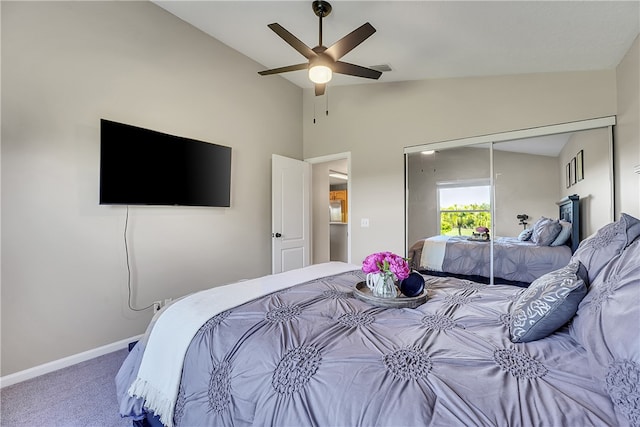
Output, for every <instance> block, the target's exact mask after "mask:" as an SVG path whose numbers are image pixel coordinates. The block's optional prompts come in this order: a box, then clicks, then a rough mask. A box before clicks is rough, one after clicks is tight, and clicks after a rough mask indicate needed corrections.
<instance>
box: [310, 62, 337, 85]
mask: <svg viewBox="0 0 640 427" xmlns="http://www.w3.org/2000/svg"><path fill="white" fill-rule="evenodd" d="M331 77H333V71H332V70H331V68H329V67H327V66H326V65H313V66H311V67H309V80H311V81H312V82H314V83H316V84H323V83H327V82H329V81H330V80H331Z"/></svg>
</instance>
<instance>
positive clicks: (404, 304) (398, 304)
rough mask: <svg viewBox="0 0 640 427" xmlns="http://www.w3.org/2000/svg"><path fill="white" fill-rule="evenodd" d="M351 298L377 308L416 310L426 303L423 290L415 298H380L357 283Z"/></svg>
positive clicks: (401, 296)
mask: <svg viewBox="0 0 640 427" xmlns="http://www.w3.org/2000/svg"><path fill="white" fill-rule="evenodd" d="M353 296H355V297H356V298H358V299H359V300H362V301H364V302H368V303H369V304H373V305H377V306H379V307H387V308H416V307H418V306H420V305H422V304H424V303H425V302H426V301H427V290H426V289H425V290H423V291H422V293H421V294H420V295H418V296H416V297H406V296H404V295H402V294H400V296H399V297H397V298H380V297H377V296H375V295H373V294H372V293H371V289H369V288H368V287H367V284H366V283H365V282H358V283H356V289H355V290H354V291H353Z"/></svg>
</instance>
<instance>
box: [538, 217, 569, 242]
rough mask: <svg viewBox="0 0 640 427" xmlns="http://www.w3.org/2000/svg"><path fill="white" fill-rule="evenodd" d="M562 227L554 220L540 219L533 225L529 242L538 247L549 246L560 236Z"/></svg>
mask: <svg viewBox="0 0 640 427" xmlns="http://www.w3.org/2000/svg"><path fill="white" fill-rule="evenodd" d="M560 230H562V226H561V225H560V222H559V221H558V220H555V219H551V218H545V217H542V218H540V219H539V220H538V221H536V223H535V224H534V225H533V233H531V241H532V242H533V243H535V244H536V245H538V246H549V245H550V244H551V243H553V241H554V240H555V239H556V237H558V234H560Z"/></svg>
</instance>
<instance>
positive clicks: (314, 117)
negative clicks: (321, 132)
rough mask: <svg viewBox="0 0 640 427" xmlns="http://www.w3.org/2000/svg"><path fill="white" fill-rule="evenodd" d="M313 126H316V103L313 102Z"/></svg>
mask: <svg viewBox="0 0 640 427" xmlns="http://www.w3.org/2000/svg"><path fill="white" fill-rule="evenodd" d="M313 124H314V125H315V124H316V101H315V100H314V101H313Z"/></svg>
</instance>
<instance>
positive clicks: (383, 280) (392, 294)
mask: <svg viewBox="0 0 640 427" xmlns="http://www.w3.org/2000/svg"><path fill="white" fill-rule="evenodd" d="M371 293H372V294H373V295H374V296H376V297H380V298H396V297H397V296H398V288H397V286H396V283H395V282H394V280H393V274H392V273H379V276H378V280H377V283H376V284H375V286H374V287H373V289H372V291H371Z"/></svg>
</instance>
